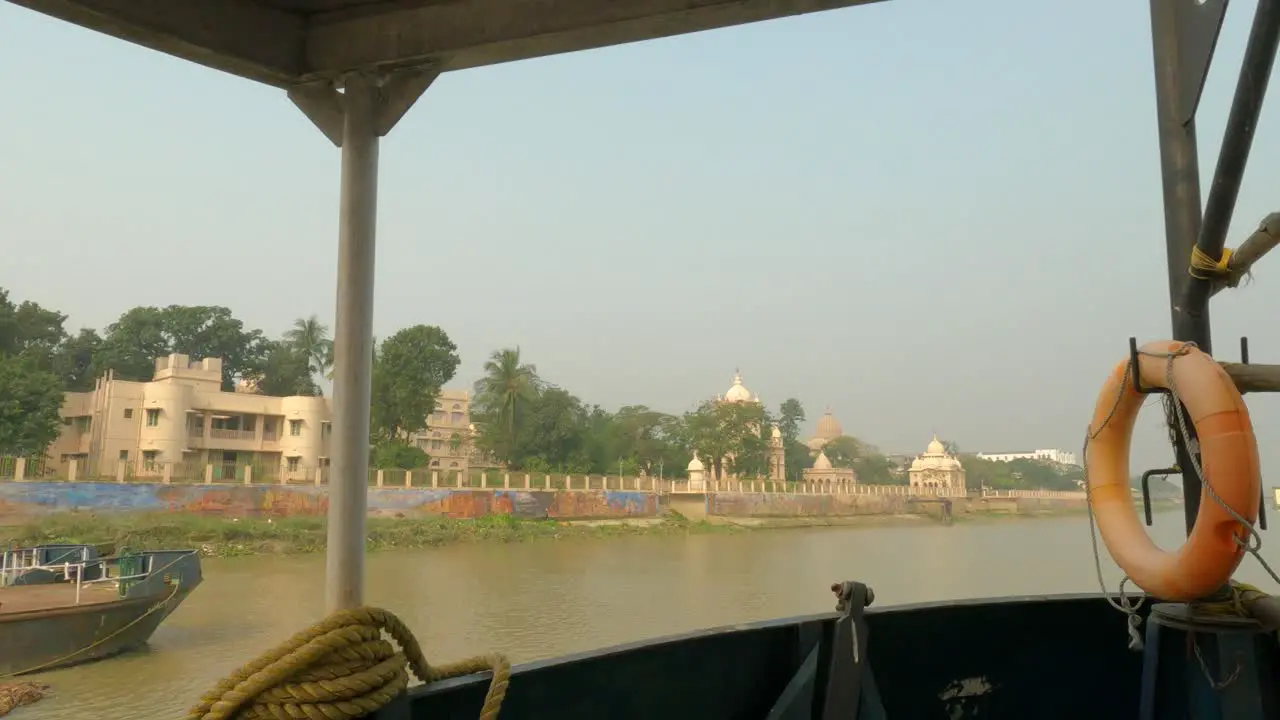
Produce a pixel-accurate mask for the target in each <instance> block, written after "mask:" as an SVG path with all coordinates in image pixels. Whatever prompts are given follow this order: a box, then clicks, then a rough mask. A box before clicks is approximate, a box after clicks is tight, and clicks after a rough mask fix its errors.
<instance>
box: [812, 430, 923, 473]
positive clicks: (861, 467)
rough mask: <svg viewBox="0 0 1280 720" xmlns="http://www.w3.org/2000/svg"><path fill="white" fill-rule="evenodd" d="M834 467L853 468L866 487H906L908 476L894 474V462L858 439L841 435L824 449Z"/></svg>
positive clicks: (829, 442)
mask: <svg viewBox="0 0 1280 720" xmlns="http://www.w3.org/2000/svg"><path fill="white" fill-rule="evenodd" d="M822 451H823V452H824V453H826V455H827V459H828V460H830V461H831V466H832V467H838V468H853V470H854V472H856V473H857V477H858V482H859V483H862V484H864V485H905V484H906V483H907V476H906V474H905V473H904V474H897V473H895V472H893V462H892V461H891V460H889V459H888V458H887V457H885V456H884V455H883V454H881V452H880V451H879V450H877V449H876V448H875V446H873V445H870V444H868V443H865V442H863V441H861V440H859V439H858V438H855V437H852V436H849V435H841V436H840V437H837V438H832V439H831V440H830V441H828V442H827V444H826V445H824V446H823V447H822Z"/></svg>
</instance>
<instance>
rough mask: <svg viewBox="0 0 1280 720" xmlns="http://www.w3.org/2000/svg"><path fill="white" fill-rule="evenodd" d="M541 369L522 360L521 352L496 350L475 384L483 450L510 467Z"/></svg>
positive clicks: (513, 349) (479, 439) (535, 393)
mask: <svg viewBox="0 0 1280 720" xmlns="http://www.w3.org/2000/svg"><path fill="white" fill-rule="evenodd" d="M539 385H540V380H539V379H538V369H537V368H536V367H535V366H533V365H529V364H525V363H523V362H521V360H520V348H518V347H516V348H507V349H504V350H495V351H494V352H493V354H492V355H490V356H489V360H488V361H486V362H485V364H484V376H483V377H481V378H480V379H479V380H477V381H476V384H475V391H476V399H475V403H474V404H473V408H474V409H475V410H476V411H477V414H478V415H479V417H480V421H481V430H480V437H479V438H477V443H478V444H479V446H480V448H481V449H482V450H484V451H486V452H489V453H491V454H492V455H494V456H495V457H499V458H502V459H503V460H504V461H506V462H507V464H508V465H511V464H512V463H514V462H515V461H516V459H517V454H516V453H517V450H518V441H519V424H520V415H521V413H522V412H524V410H525V406H526V405H528V404H529V403H531V402H533V401H534V399H536V398H537V395H538V388H539Z"/></svg>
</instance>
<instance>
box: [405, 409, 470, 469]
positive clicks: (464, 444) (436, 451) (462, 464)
mask: <svg viewBox="0 0 1280 720" xmlns="http://www.w3.org/2000/svg"><path fill="white" fill-rule="evenodd" d="M474 432H475V428H474V427H472V425H471V393H469V392H467V391H466V390H448V389H446V390H441V391H440V397H439V398H437V399H436V409H435V412H433V413H431V415H430V416H428V417H427V428H426V429H425V430H422V431H420V432H417V433H414V434H413V436H412V437H411V438H410V442H412V443H413V444H414V445H417V446H418V447H420V448H422V450H423V451H424V452H426V453H427V454H428V455H430V456H431V467H432V468H433V469H438V470H442V471H450V470H454V471H458V472H463V471H466V470H467V468H468V467H470V466H471V465H472V464H474V463H472V462H471V456H472V455H473V453H472V451H471V447H472V443H471V438H472V435H473V434H474Z"/></svg>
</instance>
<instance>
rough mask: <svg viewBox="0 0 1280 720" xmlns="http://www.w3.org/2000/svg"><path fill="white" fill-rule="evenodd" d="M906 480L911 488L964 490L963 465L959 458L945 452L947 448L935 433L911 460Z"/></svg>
mask: <svg viewBox="0 0 1280 720" xmlns="http://www.w3.org/2000/svg"><path fill="white" fill-rule="evenodd" d="M907 482H908V484H909V485H910V486H911V487H913V488H933V489H938V488H945V489H948V490H952V491H955V492H965V491H966V489H967V488H966V487H965V472H964V465H962V464H961V463H960V460H959V458H956V457H955V456H953V455H951V454H950V453H948V452H947V448H946V446H945V445H943V444H942V441H941V440H939V439H938V436H937V435H935V436H934V437H933V440H932V441H931V442H930V443H929V446H928V447H927V448H925V451H924V452H923V453H922V454H920V455H919V456H917V457H916V459H915V460H913V461H911V467H910V468H908V469H907Z"/></svg>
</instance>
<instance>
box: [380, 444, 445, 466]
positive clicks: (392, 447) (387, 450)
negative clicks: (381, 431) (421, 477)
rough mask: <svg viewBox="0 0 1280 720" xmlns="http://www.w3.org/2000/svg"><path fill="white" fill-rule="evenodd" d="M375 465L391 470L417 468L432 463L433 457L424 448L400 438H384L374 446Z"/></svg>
mask: <svg viewBox="0 0 1280 720" xmlns="http://www.w3.org/2000/svg"><path fill="white" fill-rule="evenodd" d="M371 464H372V465H373V467H375V468H378V469H382V470H389V469H393V468H398V469H400V470H416V469H418V468H424V467H427V466H428V465H430V464H431V458H430V457H429V456H428V455H427V453H426V451H424V450H423V449H422V448H419V447H415V446H413V445H409V444H407V443H404V442H401V441H398V440H384V441H382V442H380V443H378V444H377V445H375V446H374V448H373V458H372V460H371Z"/></svg>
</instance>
